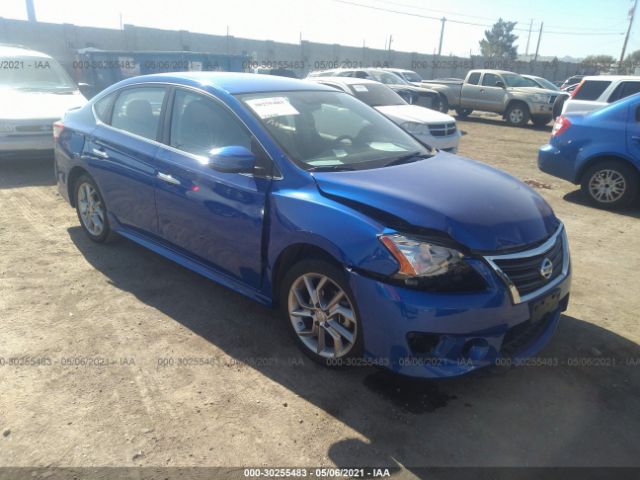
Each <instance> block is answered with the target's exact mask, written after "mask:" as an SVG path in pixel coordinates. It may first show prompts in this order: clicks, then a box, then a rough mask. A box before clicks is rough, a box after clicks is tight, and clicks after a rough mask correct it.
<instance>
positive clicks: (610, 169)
mask: <svg viewBox="0 0 640 480" xmlns="http://www.w3.org/2000/svg"><path fill="white" fill-rule="evenodd" d="M581 188H582V191H583V193H584V194H585V195H586V196H587V198H588V199H589V202H590V203H591V204H592V205H594V206H596V207H599V208H604V209H607V210H614V209H618V208H624V207H628V206H629V205H630V204H631V202H633V200H634V199H635V198H636V196H637V195H638V172H637V171H635V170H634V169H633V168H632V167H631V166H629V165H627V164H625V163H623V162H621V161H618V160H605V161H601V162H598V163H596V164H595V165H593V166H591V167H589V169H588V170H587V171H586V172H585V173H584V175H583V176H582V182H581Z"/></svg>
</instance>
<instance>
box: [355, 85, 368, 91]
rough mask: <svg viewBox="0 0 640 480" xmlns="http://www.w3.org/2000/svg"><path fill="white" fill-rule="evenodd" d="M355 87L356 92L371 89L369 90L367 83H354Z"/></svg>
mask: <svg viewBox="0 0 640 480" xmlns="http://www.w3.org/2000/svg"><path fill="white" fill-rule="evenodd" d="M353 89H354V90H355V91H356V92H368V91H369V90H367V87H366V86H365V85H354V86H353Z"/></svg>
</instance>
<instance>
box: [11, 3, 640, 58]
mask: <svg viewBox="0 0 640 480" xmlns="http://www.w3.org/2000/svg"><path fill="white" fill-rule="evenodd" d="M34 3H35V7H36V15H37V18H38V20H39V21H43V22H53V23H73V24H76V25H86V26H96V27H107V28H120V22H121V21H122V22H123V23H126V24H133V25H138V26H144V27H155V28H164V29H171V30H190V31H192V32H202V33H211V34H217V35H224V34H225V33H226V32H227V27H228V29H229V33H230V34H231V35H234V36H237V37H246V38H255V39H265V40H274V41H281V42H288V43H299V41H300V38H302V39H303V40H308V41H314V42H322V43H338V44H342V45H353V46H362V45H363V44H365V45H366V46H367V47H371V48H385V46H386V45H387V44H388V39H389V37H391V38H392V42H391V48H392V49H393V50H398V51H408V52H419V53H434V52H435V51H437V47H438V42H439V37H440V28H441V21H440V20H439V19H440V18H442V17H443V16H444V17H446V18H447V20H448V21H447V22H446V23H445V31H444V41H443V49H442V53H443V54H444V55H449V54H453V55H459V56H469V54H473V55H478V54H479V45H478V42H479V40H480V39H481V38H483V35H484V30H486V29H487V28H489V27H488V26H489V25H491V24H493V23H494V22H495V21H496V20H497V19H498V18H499V17H502V18H503V19H505V20H509V21H517V22H518V24H517V25H516V28H517V29H518V31H517V32H515V33H516V34H517V35H518V36H519V39H518V40H517V42H516V44H517V45H518V52H519V53H525V50H526V45H527V37H528V35H529V26H530V24H531V21H532V20H533V33H532V34H531V37H530V42H529V43H530V44H529V53H533V52H534V51H535V48H536V43H537V41H538V31H539V29H540V24H541V22H544V26H543V34H542V37H541V39H540V55H543V56H557V57H559V58H562V57H564V56H572V57H577V58H582V57H585V56H587V55H594V54H608V55H612V56H614V57H615V58H618V57H619V56H620V51H621V49H622V44H623V41H624V33H625V32H626V29H627V27H628V24H629V21H628V18H629V17H628V13H629V10H630V8H631V6H632V3H633V2H632V0H536V1H524V0H437V1H436V0H422V1H420V0H261V1H260V0H253V1H252V0H232V1H229V0H208V1H206V0H204V1H203V0H179V1H175V0H173V1H165V0H135V1H134V0H105V1H98V0H34ZM390 10H393V11H396V12H401V13H394V12H391V11H390ZM0 17H5V18H17V19H26V18H27V16H26V7H25V0H0ZM638 17H640V5H639V8H638V14H637V15H636V19H635V22H634V26H633V28H632V35H631V37H630V39H629V44H628V47H627V52H631V51H634V50H638V49H640V20H638Z"/></svg>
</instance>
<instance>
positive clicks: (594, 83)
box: [573, 80, 611, 100]
mask: <svg viewBox="0 0 640 480" xmlns="http://www.w3.org/2000/svg"><path fill="white" fill-rule="evenodd" d="M609 85H611V82H609V81H606V80H585V82H584V83H583V84H582V86H581V87H580V89H579V90H578V91H577V92H576V94H575V95H574V96H573V98H574V99H575V100H597V99H598V97H600V95H602V92H604V91H605V90H606V89H607V87H608V86H609Z"/></svg>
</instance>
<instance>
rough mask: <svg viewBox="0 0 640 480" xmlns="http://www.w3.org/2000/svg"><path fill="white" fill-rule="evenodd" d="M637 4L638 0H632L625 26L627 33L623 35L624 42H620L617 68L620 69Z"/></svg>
mask: <svg viewBox="0 0 640 480" xmlns="http://www.w3.org/2000/svg"><path fill="white" fill-rule="evenodd" d="M637 6H638V0H634V2H633V7H631V10H629V28H627V34H626V35H625V37H624V43H623V44H622V53H621V54H620V63H619V65H618V70H620V71H621V70H622V62H623V61H624V54H625V52H626V50H627V43H628V42H629V35H630V34H631V26H632V25H633V19H634V18H635V16H636V7H637Z"/></svg>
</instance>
